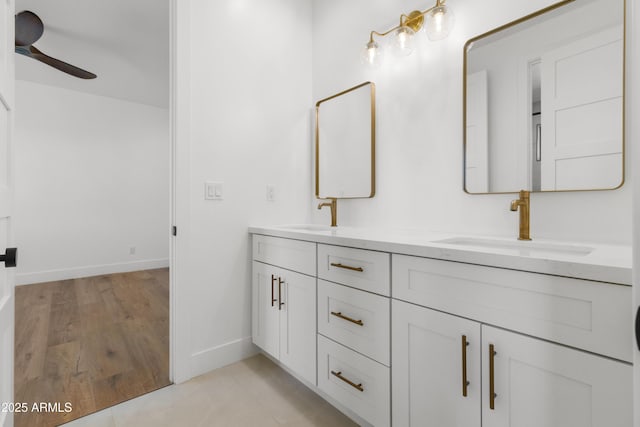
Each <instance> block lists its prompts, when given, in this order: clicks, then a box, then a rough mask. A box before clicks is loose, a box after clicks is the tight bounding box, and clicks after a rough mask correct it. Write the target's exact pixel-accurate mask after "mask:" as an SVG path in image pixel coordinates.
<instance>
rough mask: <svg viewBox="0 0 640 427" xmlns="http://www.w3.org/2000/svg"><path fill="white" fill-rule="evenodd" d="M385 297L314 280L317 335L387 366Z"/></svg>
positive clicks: (387, 336) (388, 340)
mask: <svg viewBox="0 0 640 427" xmlns="http://www.w3.org/2000/svg"><path fill="white" fill-rule="evenodd" d="M389 329H390V326H389V298H387V297H383V296H380V295H375V294H370V293H368V292H364V291H359V290H357V289H352V288H348V287H346V286H342V285H336V284H334V283H330V282H325V281H324V280H319V281H318V332H319V333H321V334H323V335H325V336H327V337H329V338H331V339H333V340H334V341H337V342H339V343H341V344H343V345H345V346H347V347H349V348H352V349H354V350H356V351H357V352H359V353H362V354H364V355H366V356H369V357H371V358H372V359H375V360H377V361H378V362H380V363H382V364H384V365H387V366H389V360H390V357H389V345H390V338H389Z"/></svg>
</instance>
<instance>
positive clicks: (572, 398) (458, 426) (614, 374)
mask: <svg viewBox="0 0 640 427" xmlns="http://www.w3.org/2000/svg"><path fill="white" fill-rule="evenodd" d="M392 311H393V319H392V324H393V331H392V334H393V341H392V343H393V345H392V348H393V381H392V390H393V409H392V415H393V418H392V419H393V425H394V427H400V426H414V425H437V426H439V427H479V426H480V425H482V426H483V427H487V426H488V427H559V426H562V427H584V426H602V427H624V426H630V425H631V415H632V394H631V377H632V368H631V366H630V365H628V364H625V363H621V362H618V361H614V360H611V359H608V358H605V357H601V356H597V355H594V354H590V353H586V352H583V351H580V350H575V349H571V348H568V347H564V346H561V345H557V344H553V343H549V342H546V341H543V340H539V339H536V338H532V337H528V336H525V335H522V334H518V333H514V332H510V331H505V330H502V329H498V328H494V327H491V326H487V325H481V324H480V323H478V322H474V321H471V320H467V319H463V318H460V317H457V316H452V315H449V314H446V313H441V312H438V311H435V310H431V309H429V308H425V307H420V306H416V305H413V304H408V303H405V302H401V301H393V307H392ZM481 337H482V338H481ZM492 365H493V367H492ZM492 392H493V396H494V398H493V401H492V399H491V393H492Z"/></svg>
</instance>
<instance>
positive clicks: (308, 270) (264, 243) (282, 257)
mask: <svg viewBox="0 0 640 427" xmlns="http://www.w3.org/2000/svg"><path fill="white" fill-rule="evenodd" d="M253 259H254V260H256V261H260V262H264V263H266V264H271V265H276V266H278V267H282V268H286V269H288V270H293V271H298V272H300V273H304V274H308V275H309V276H315V275H316V244H315V243H312V242H303V241H301V240H291V239H282V238H280V237H269V236H262V235H260V234H254V235H253Z"/></svg>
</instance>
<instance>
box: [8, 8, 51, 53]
mask: <svg viewBox="0 0 640 427" xmlns="http://www.w3.org/2000/svg"><path fill="white" fill-rule="evenodd" d="M43 32H44V24H43V23H42V20H41V19H40V18H39V17H38V15H36V14H35V13H33V12H30V11H28V10H25V11H23V12H20V13H18V14H17V15H16V40H15V43H16V46H29V45H32V44H33V43H35V42H37V41H38V40H39V39H40V37H42V33H43Z"/></svg>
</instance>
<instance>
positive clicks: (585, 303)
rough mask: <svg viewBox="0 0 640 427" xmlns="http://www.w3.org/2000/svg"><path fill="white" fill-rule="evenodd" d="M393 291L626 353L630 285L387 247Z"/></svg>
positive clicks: (424, 302) (474, 315) (466, 314)
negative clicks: (390, 250) (400, 252)
mask: <svg viewBox="0 0 640 427" xmlns="http://www.w3.org/2000/svg"><path fill="white" fill-rule="evenodd" d="M392 262H393V297H394V298H398V299H401V300H405V301H408V302H412V303H415V304H420V305H423V306H426V307H431V308H435V309H438V310H442V311H445V312H448V313H452V314H457V315H459V316H463V317H466V318H470V319H473V320H477V321H480V322H483V323H488V324H492V325H496V326H501V327H504V328H507V329H511V330H515V331H519V332H523V333H525V334H528V335H533V336H536V337H540V338H544V339H547V340H550V341H556V342H559V343H562V344H566V345H569V346H572V347H577V348H581V349H584V350H588V351H592V352H595V353H599V354H603V355H606V356H610V357H613V358H616V359H620V360H625V361H631V356H632V348H631V347H632V346H631V340H630V339H629V337H630V336H632V330H631V329H632V314H631V308H630V306H629V301H631V287H628V286H620V285H612V284H606V283H600V282H592V281H589V280H581V279H571V278H566V277H558V276H549V275H545V274H537V273H527V272H523V271H513V270H506V269H501V268H493V267H484V266H477V265H471V264H463V263H458V262H450V261H440V260H434V259H428V258H418V257H410V256H405V255H393V261H392Z"/></svg>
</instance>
